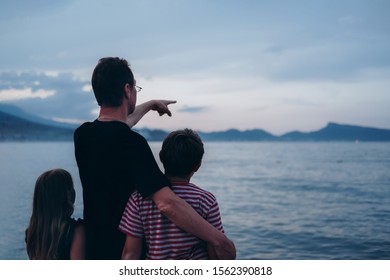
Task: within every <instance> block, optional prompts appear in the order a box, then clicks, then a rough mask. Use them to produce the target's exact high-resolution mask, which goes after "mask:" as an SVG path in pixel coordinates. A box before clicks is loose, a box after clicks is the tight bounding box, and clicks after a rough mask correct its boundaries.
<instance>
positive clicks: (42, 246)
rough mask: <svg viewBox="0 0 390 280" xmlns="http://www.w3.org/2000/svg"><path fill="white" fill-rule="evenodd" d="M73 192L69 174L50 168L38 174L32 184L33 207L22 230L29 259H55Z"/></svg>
mask: <svg viewBox="0 0 390 280" xmlns="http://www.w3.org/2000/svg"><path fill="white" fill-rule="evenodd" d="M75 198H76V192H75V190H74V187H73V180H72V176H71V175H70V173H69V172H68V171H66V170H63V169H53V170H49V171H46V172H44V173H43V174H42V175H40V176H39V177H38V179H37V181H36V183H35V190H34V197H33V209H32V215H31V218H30V223H29V225H28V227H27V229H26V246H27V254H28V256H29V258H30V259H57V258H58V257H59V244H60V241H61V240H62V238H63V236H64V235H65V234H66V224H67V222H68V220H69V218H71V216H72V214H73V211H74V202H75Z"/></svg>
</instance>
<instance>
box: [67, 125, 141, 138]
mask: <svg viewBox="0 0 390 280" xmlns="http://www.w3.org/2000/svg"><path fill="white" fill-rule="evenodd" d="M74 134H75V135H89V134H97V135H99V134H102V135H105V136H109V137H110V138H112V137H113V136H118V137H123V136H125V137H126V136H127V137H132V138H137V139H140V140H142V139H144V137H143V136H142V135H140V134H139V133H137V132H135V131H133V130H132V129H131V128H130V127H129V126H128V125H127V124H125V123H123V122H119V121H112V122H102V121H98V120H95V121H93V122H85V123H83V124H81V125H80V126H79V127H78V128H77V129H76V130H75V133H74Z"/></svg>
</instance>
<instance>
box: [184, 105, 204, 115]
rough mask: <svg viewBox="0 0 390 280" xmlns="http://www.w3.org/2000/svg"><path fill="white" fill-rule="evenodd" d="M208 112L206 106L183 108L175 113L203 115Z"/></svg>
mask: <svg viewBox="0 0 390 280" xmlns="http://www.w3.org/2000/svg"><path fill="white" fill-rule="evenodd" d="M208 110H209V107H207V106H186V105H185V106H183V107H181V108H179V109H178V110H177V111H178V112H182V113H204V112H206V111H208Z"/></svg>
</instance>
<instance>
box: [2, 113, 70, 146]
mask: <svg viewBox="0 0 390 280" xmlns="http://www.w3.org/2000/svg"><path fill="white" fill-rule="evenodd" d="M73 132H74V129H71V128H64V127H61V126H60V125H59V126H54V125H45V124H40V123H37V122H32V121H29V120H26V119H23V118H19V117H17V116H14V115H11V114H7V113H4V112H1V111H0V141H71V140H73Z"/></svg>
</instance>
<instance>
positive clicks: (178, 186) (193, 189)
mask: <svg viewBox="0 0 390 280" xmlns="http://www.w3.org/2000/svg"><path fill="white" fill-rule="evenodd" d="M171 188H172V190H173V191H174V192H175V193H176V194H178V195H180V194H187V195H193V196H202V197H203V196H206V197H209V198H210V199H212V200H216V198H215V196H214V194H212V193H211V192H210V191H208V190H205V189H203V188H201V187H199V186H198V185H195V184H193V183H177V182H172V187H171Z"/></svg>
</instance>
